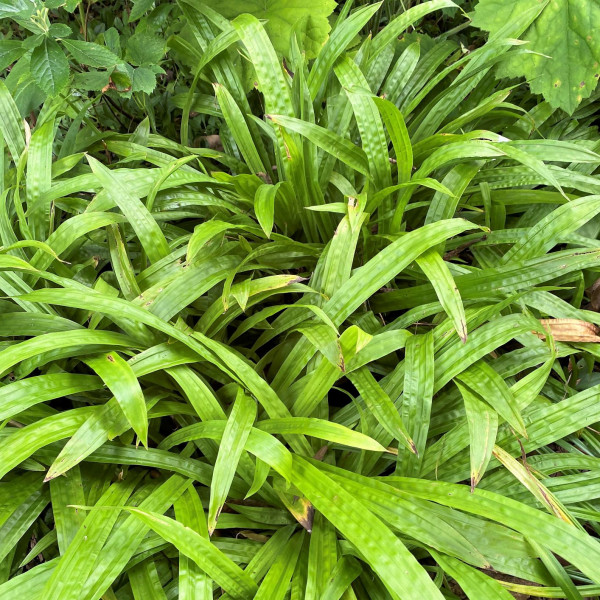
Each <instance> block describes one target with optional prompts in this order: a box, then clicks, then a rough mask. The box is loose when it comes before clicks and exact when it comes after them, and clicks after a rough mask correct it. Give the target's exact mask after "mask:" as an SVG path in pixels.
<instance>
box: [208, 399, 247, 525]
mask: <svg viewBox="0 0 600 600" xmlns="http://www.w3.org/2000/svg"><path fill="white" fill-rule="evenodd" d="M255 418H256V402H255V401H254V400H253V399H252V398H250V396H248V395H246V394H245V393H244V391H243V390H242V389H241V388H240V389H239V390H238V394H237V397H236V399H235V402H234V404H233V408H232V409H231V414H230V415H229V419H227V424H226V425H225V430H224V431H223V437H222V438H221V445H220V446H219V454H218V455H217V460H216V462H215V470H214V472H213V478H212V483H211V486H210V500H209V503H208V533H209V535H212V533H213V531H214V530H215V527H216V525H217V519H218V518H219V514H220V512H221V509H222V508H223V504H224V503H225V500H226V499H227V495H228V493H229V487H230V486H231V482H232V481H233V477H234V475H235V472H236V469H237V465H238V461H239V459H240V457H241V455H242V452H243V450H244V446H245V445H246V440H247V439H248V435H250V431H251V429H252V424H253V423H254V419H255Z"/></svg>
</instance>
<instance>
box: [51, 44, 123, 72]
mask: <svg viewBox="0 0 600 600" xmlns="http://www.w3.org/2000/svg"><path fill="white" fill-rule="evenodd" d="M62 45H63V46H64V47H65V48H66V49H67V50H68V51H69V53H70V54H71V56H72V57H73V58H74V59H75V60H76V61H77V62H78V63H81V64H82V65H88V66H90V67H112V66H114V65H116V64H117V63H119V62H120V61H121V59H120V58H119V57H118V56H117V55H116V54H113V53H112V52H111V51H110V50H109V49H108V48H106V47H105V46H101V45H100V44H94V43H93V42H84V41H81V40H62Z"/></svg>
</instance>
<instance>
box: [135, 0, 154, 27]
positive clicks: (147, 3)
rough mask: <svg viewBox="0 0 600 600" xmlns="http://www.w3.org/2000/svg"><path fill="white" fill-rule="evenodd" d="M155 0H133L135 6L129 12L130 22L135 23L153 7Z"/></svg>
mask: <svg viewBox="0 0 600 600" xmlns="http://www.w3.org/2000/svg"><path fill="white" fill-rule="evenodd" d="M154 1H155V0H133V8H132V9H131V12H130V13H129V22H130V23H133V22H134V21H137V20H138V19H139V18H140V17H142V16H143V15H144V14H145V13H147V12H148V11H149V10H151V9H152V7H153V6H154Z"/></svg>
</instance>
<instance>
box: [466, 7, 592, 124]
mask: <svg viewBox="0 0 600 600" xmlns="http://www.w3.org/2000/svg"><path fill="white" fill-rule="evenodd" d="M535 6H539V7H541V11H540V12H539V14H538V16H537V18H536V19H535V20H534V21H533V23H531V25H529V27H528V28H527V29H526V30H525V32H524V33H523V35H522V36H521V39H523V40H525V41H527V42H528V44H527V48H528V49H529V50H531V51H532V52H533V53H532V54H519V55H515V56H512V57H511V56H510V55H509V56H508V57H507V59H506V60H505V61H504V62H503V63H501V65H500V66H499V67H498V74H499V76H501V77H520V76H525V77H526V78H527V80H528V81H529V85H530V86H531V90H532V91H533V92H535V93H537V94H542V95H543V96H544V98H546V100H548V102H549V103H550V104H551V105H552V106H554V107H558V108H562V109H563V110H565V111H567V112H568V113H570V114H571V113H573V111H574V110H575V109H576V108H577V106H578V105H579V103H580V102H581V101H582V100H583V99H584V98H588V97H589V96H590V95H591V94H592V92H593V91H594V89H595V88H596V84H597V83H598V77H599V74H600V66H599V65H600V35H598V32H599V31H600V2H598V0H545V1H541V0H481V1H480V2H479V3H478V4H477V6H476V7H475V13H474V17H473V25H475V26H476V27H479V28H480V29H485V30H486V31H489V32H490V34H492V35H494V34H496V33H497V32H498V31H499V30H500V29H501V28H502V27H503V26H504V25H505V24H506V23H507V22H509V21H515V20H517V19H519V18H520V16H521V15H523V14H524V13H526V12H527V11H529V10H531V9H533V8H534V7H535ZM534 53H537V54H534Z"/></svg>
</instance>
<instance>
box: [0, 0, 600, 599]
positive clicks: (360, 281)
mask: <svg viewBox="0 0 600 600" xmlns="http://www.w3.org/2000/svg"><path fill="white" fill-rule="evenodd" d="M136 5H137V3H136ZM180 6H181V10H182V11H183V14H184V15H185V18H186V22H187V26H188V27H189V28H190V30H191V31H192V33H193V39H192V41H190V39H188V37H186V34H182V35H181V36H180V37H174V38H173V39H172V40H171V41H170V43H171V45H172V47H173V48H176V49H177V51H179V52H187V53H189V55H190V56H198V58H199V59H200V62H199V63H198V66H197V72H196V77H195V83H194V85H190V86H188V87H187V89H186V90H184V91H182V92H181V93H182V94H183V96H182V97H181V100H182V102H180V106H181V108H180V110H181V111H182V119H181V131H182V135H181V138H182V141H183V143H179V142H176V141H173V140H171V139H168V138H166V137H164V136H161V135H159V134H157V133H151V132H150V124H149V120H144V121H143V122H141V123H140V124H139V126H138V127H137V129H136V131H135V132H134V133H133V134H131V135H125V134H117V133H113V132H108V131H101V130H99V129H98V128H97V126H96V125H97V124H96V123H95V122H94V119H93V113H92V111H91V109H90V106H89V103H86V102H85V101H84V100H82V99H74V100H70V101H68V102H67V101H65V100H64V99H60V98H58V99H57V98H51V99H49V100H48V101H47V102H46V103H45V104H44V106H43V109H42V110H41V112H40V114H39V116H38V118H37V122H36V124H35V126H34V127H32V125H33V123H32V122H30V121H24V120H23V115H22V114H20V112H19V107H18V104H17V103H16V101H15V99H14V98H13V96H12V95H11V93H10V92H9V90H8V88H7V86H6V85H5V84H4V83H0V114H1V115H2V119H0V131H1V133H2V139H3V151H2V153H1V155H0V156H1V157H2V167H1V169H0V173H2V175H3V177H2V178H1V179H0V184H1V187H0V199H1V202H0V238H1V241H2V245H3V246H2V253H0V269H1V273H0V289H1V290H2V293H3V295H4V298H3V299H2V300H1V301H0V337H1V339H2V341H1V342H0V343H1V344H2V349H1V351H0V374H1V376H2V386H1V387H0V419H2V428H1V429H0V438H1V439H2V444H0V479H1V481H0V531H1V535H0V597H1V598H2V599H3V600H5V599H6V600H13V599H17V598H22V597H24V596H26V597H27V598H32V599H39V600H42V599H43V600H48V599H56V600H58V599H60V600H64V599H71V598H73V599H75V598H77V599H87V600H96V599H97V598H100V597H103V598H110V599H113V600H114V599H115V598H116V599H119V600H121V599H122V600H129V599H131V598H133V599H134V600H142V599H144V600H146V599H152V600H155V599H156V600H164V599H166V598H177V597H179V598H186V599H189V598H200V599H209V598H214V597H220V598H238V599H251V598H268V599H269V600H272V599H275V600H277V599H279V600H283V599H284V598H286V597H288V596H289V597H290V598H294V599H295V598H303V599H304V598H306V599H317V598H318V599H328V600H331V599H339V598H344V599H346V600H354V599H357V600H367V599H372V598H381V599H393V600H396V599H402V600H423V599H425V600H434V599H435V600H438V599H441V598H444V597H446V598H453V597H456V596H455V594H456V592H457V591H459V590H458V589H457V586H458V587H460V588H461V590H462V591H463V592H464V594H465V595H466V596H468V597H469V598H472V599H474V600H475V599H477V600H479V599H480V598H490V597H497V598H510V597H512V596H511V594H510V592H511V591H513V592H520V593H525V594H532V595H538V596H542V597H569V598H577V597H579V596H582V597H583V596H594V595H599V594H600V543H599V542H598V540H597V532H598V524H597V523H598V506H597V504H598V497H599V493H598V485H597V476H598V472H599V471H600V448H599V445H598V433H597V425H595V424H596V423H597V422H598V421H600V405H599V403H598V401H597V399H598V394H599V392H600V381H598V376H597V375H598V374H597V372H596V369H595V358H596V356H597V355H598V350H597V349H596V345H594V344H593V343H581V342H580V341H569V340H568V339H565V335H562V334H561V340H563V341H557V340H555V339H553V336H552V329H551V328H548V327H547V326H546V325H547V319H549V318H550V319H553V318H557V319H575V320H577V321H585V322H587V323H591V324H596V325H600V317H599V316H598V313H597V312H595V311H593V310H590V309H589V308H588V307H587V304H586V303H587V299H586V298H587V295H588V292H587V291H586V290H588V289H590V292H589V294H592V295H593V293H594V292H593V290H594V289H596V287H595V286H593V285H592V284H593V283H594V281H595V280H596V279H597V278H598V272H599V271H600V249H599V248H598V242H597V237H598V232H599V231H600V220H599V218H598V215H599V214H600V194H599V190H600V186H599V184H598V179H597V177H596V176H595V173H596V171H597V169H598V165H599V164H600V155H598V153H597V152H596V151H597V149H598V147H599V145H600V144H599V140H598V136H597V132H596V130H595V129H594V128H593V127H590V122H591V121H590V120H591V119H593V105H592V103H591V101H586V100H584V101H583V102H582V107H581V108H580V109H579V110H578V111H577V112H576V113H575V115H574V117H573V118H571V119H565V118H564V113H561V112H559V111H557V110H555V109H553V108H552V107H550V106H549V105H546V104H542V105H540V106H535V101H534V100H532V99H531V98H529V97H527V96H526V95H524V94H522V95H521V96H520V104H519V105H516V104H514V103H511V102H509V101H508V98H509V95H510V94H511V92H512V91H513V90H512V88H511V87H509V86H507V87H503V85H502V83H500V84H499V83H498V82H497V81H496V79H495V76H494V73H493V69H494V67H495V66H496V65H497V64H498V63H499V62H500V63H502V62H503V61H504V60H509V59H510V57H511V55H512V54H513V53H519V52H521V51H522V49H521V48H520V47H519V45H518V43H517V42H516V41H515V38H516V37H517V36H518V35H519V28H520V27H521V24H514V26H513V27H512V28H511V27H509V26H507V27H506V28H505V29H504V30H503V36H502V37H498V36H496V37H494V38H493V39H491V40H490V41H489V42H488V43H487V44H486V45H484V46H482V47H480V48H478V49H476V50H474V51H473V52H470V53H466V52H464V51H463V49H462V48H461V47H460V46H459V45H458V44H456V43H454V42H452V41H450V40H448V39H445V38H443V37H442V38H441V39H436V40H433V39H431V40H428V43H427V44H426V45H425V44H423V45H421V43H420V42H419V41H415V42H412V41H410V40H409V43H407V40H400V39H399V38H400V36H401V34H403V33H404V32H405V31H406V30H407V28H409V27H411V25H413V24H414V23H416V22H418V20H419V19H421V18H423V17H424V16H426V15H428V14H430V13H434V14H435V11H438V10H440V9H443V8H452V7H453V4H452V2H450V1H449V0H432V1H430V2H426V3H423V4H419V5H416V6H414V7H413V8H411V9H409V10H407V11H406V12H402V13H401V14H400V15H398V16H397V17H396V18H394V19H392V20H390V22H389V23H388V24H387V25H386V26H385V27H384V28H383V29H382V30H381V31H379V32H378V33H377V34H376V35H374V36H373V37H372V38H367V39H365V40H363V41H362V42H360V43H359V44H358V45H357V44H356V36H357V35H358V33H359V32H360V31H361V29H362V28H363V27H364V26H365V24H366V23H367V22H368V21H369V19H371V18H372V17H373V15H374V13H375V12H376V11H377V10H378V9H379V6H378V5H368V6H365V7H362V8H359V9H357V10H355V11H351V5H350V3H347V4H346V5H345V8H344V9H343V11H342V13H341V14H340V16H339V18H338V19H337V21H336V22H335V23H334V25H333V28H332V31H331V34H330V36H329V38H328V40H327V42H326V43H325V44H324V45H323V47H322V48H321V50H320V52H319V53H318V55H317V57H316V58H315V60H314V61H309V60H308V59H307V56H306V54H305V53H303V52H302V50H301V41H299V39H301V34H299V35H298V36H293V37H292V38H291V41H290V54H289V56H288V57H287V60H286V64H285V67H284V65H283V64H282V61H281V60H280V57H279V56H278V54H277V52H276V50H275V48H274V46H273V44H272V43H271V41H270V39H269V36H268V34H267V32H266V30H265V28H264V26H263V25H262V24H261V22H260V21H259V20H258V19H257V18H256V17H255V16H253V15H250V14H243V15H239V16H238V17H236V18H235V19H234V20H233V21H229V20H226V19H225V18H224V17H223V16H222V15H219V13H215V12H214V11H211V10H210V9H207V7H205V6H201V7H196V8H195V7H194V6H192V5H190V4H187V3H183V2H182V3H181V5H180ZM515 46H516V47H515ZM240 53H243V55H244V57H245V60H248V61H249V62H250V63H251V65H252V68H253V70H254V74H255V76H256V79H255V81H256V89H255V90H253V91H252V92H251V93H250V94H247V89H246V86H245V84H244V73H243V72H242V71H241V70H240V69H239V68H237V64H238V62H237V61H238V59H239V56H240ZM192 109H193V110H192ZM193 111H198V112H201V111H207V114H210V116H211V117H213V118H215V119H217V120H218V122H219V123H220V125H219V127H220V135H221V141H222V146H223V150H222V151H221V150H217V149H214V148H205V149H202V148H195V147H191V146H189V145H187V144H186V143H185V141H184V140H185V139H186V138H187V137H189V132H188V130H189V124H190V114H191V113H192V112H193ZM208 111H210V112H208ZM589 299H590V300H592V298H591V297H590V298H589ZM542 319H543V320H544V323H542V321H541V320H542ZM567 337H568V336H567ZM557 449H560V452H558V451H557ZM557 557H559V558H557ZM515 578H518V579H520V580H525V581H524V583H519V584H517V583H514V581H515V580H516V579H515Z"/></svg>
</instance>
